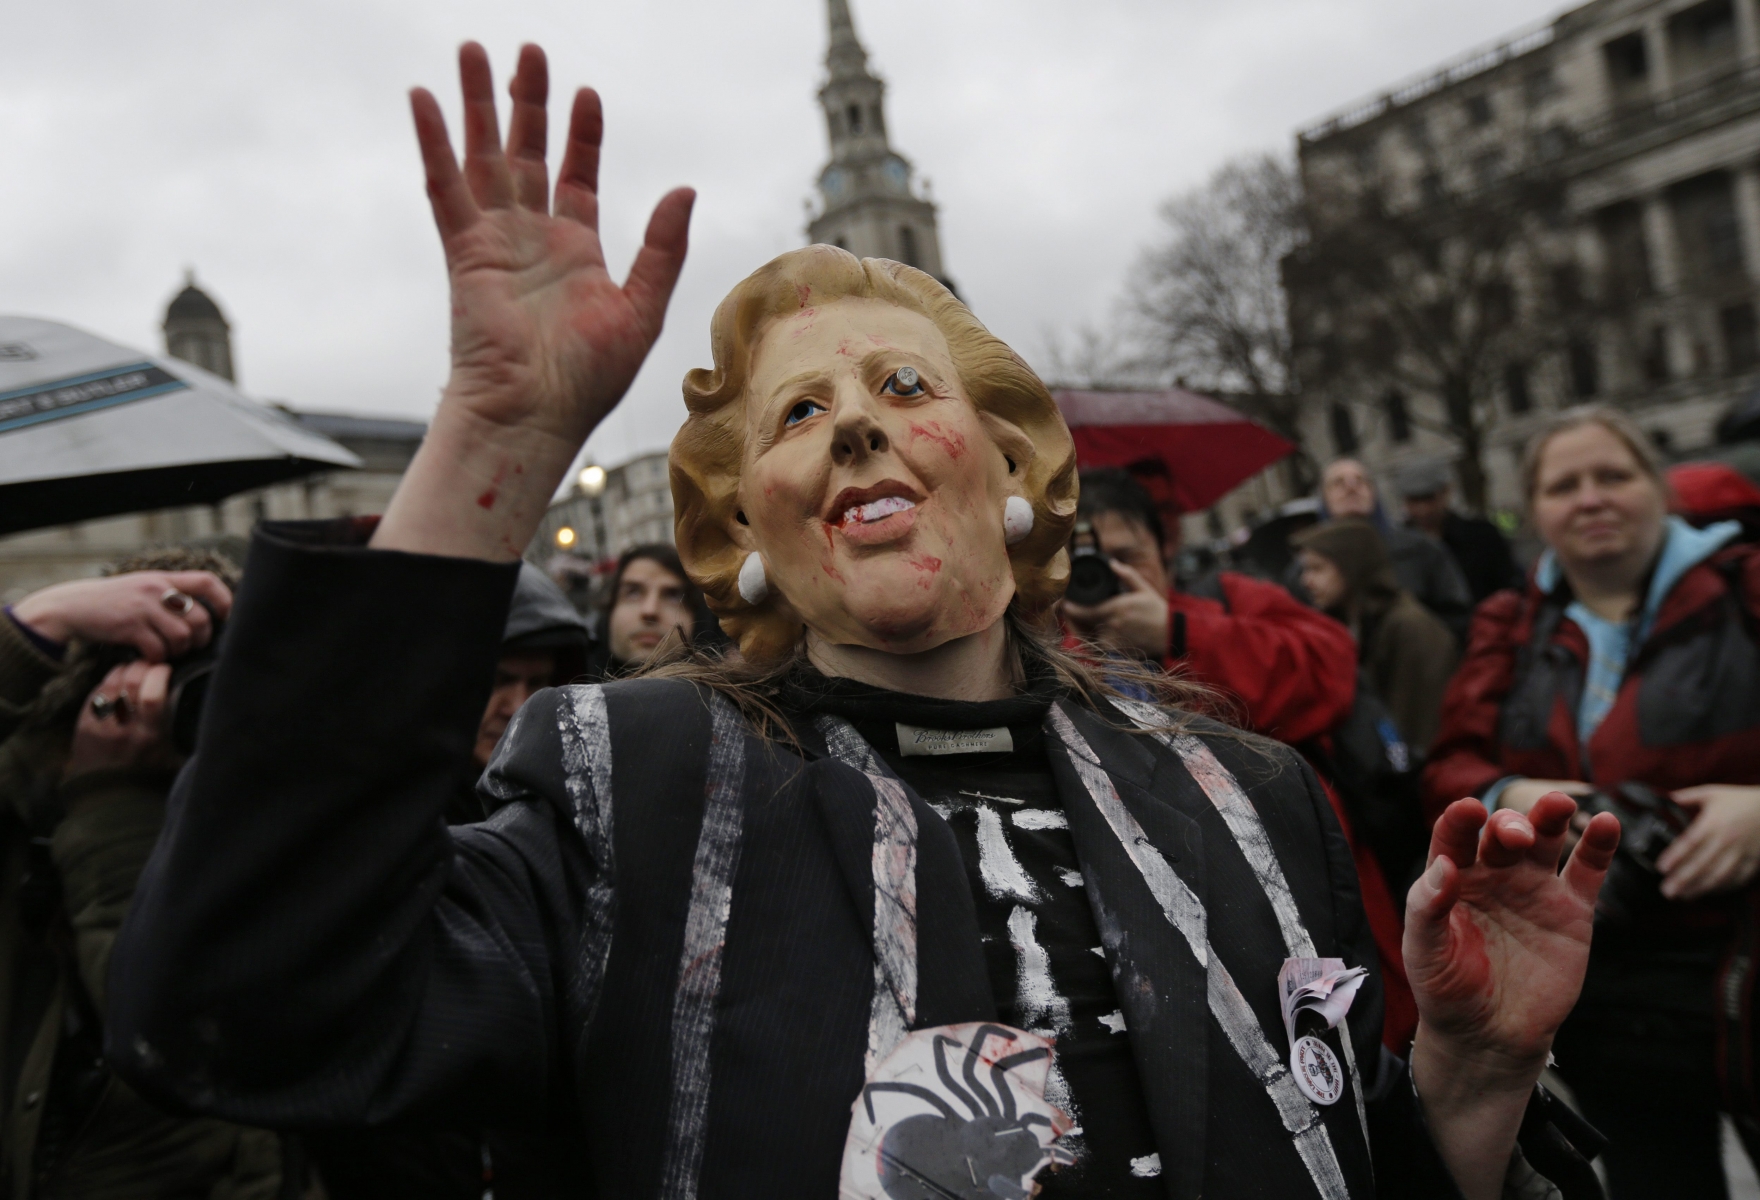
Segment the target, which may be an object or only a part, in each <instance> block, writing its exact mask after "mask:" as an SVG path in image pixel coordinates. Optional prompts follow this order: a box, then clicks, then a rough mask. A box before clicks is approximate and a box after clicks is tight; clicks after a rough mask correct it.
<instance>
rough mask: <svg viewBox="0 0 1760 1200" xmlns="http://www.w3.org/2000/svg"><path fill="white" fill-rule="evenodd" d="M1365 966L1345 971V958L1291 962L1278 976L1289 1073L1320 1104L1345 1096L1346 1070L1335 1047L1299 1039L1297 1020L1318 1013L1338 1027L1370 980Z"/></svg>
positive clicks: (1313, 1038)
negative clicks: (1291, 1073) (1303, 1014)
mask: <svg viewBox="0 0 1760 1200" xmlns="http://www.w3.org/2000/svg"><path fill="white" fill-rule="evenodd" d="M1368 974H1369V971H1368V968H1366V967H1348V968H1347V967H1346V966H1345V965H1344V959H1342V958H1287V959H1285V960H1284V962H1283V969H1282V970H1281V971H1279V972H1278V973H1277V1000H1278V1003H1279V1004H1280V1005H1281V1006H1282V1008H1283V1029H1284V1033H1285V1034H1287V1035H1288V1037H1289V1069H1290V1070H1291V1071H1292V1072H1293V1073H1294V1074H1295V1077H1296V1086H1297V1087H1299V1088H1301V1089H1302V1094H1303V1095H1304V1096H1306V1097H1307V1098H1308V1099H1310V1100H1312V1101H1313V1102H1314V1103H1316V1104H1336V1103H1337V1102H1338V1098H1339V1097H1340V1096H1342V1095H1344V1070H1343V1069H1342V1068H1341V1067H1340V1066H1339V1062H1338V1056H1337V1055H1336V1054H1334V1053H1333V1052H1332V1047H1330V1046H1328V1045H1327V1044H1326V1043H1325V1042H1323V1041H1321V1040H1320V1039H1319V1038H1317V1037H1313V1036H1312V1035H1310V1036H1308V1037H1302V1038H1298V1037H1296V1018H1297V1017H1298V1016H1300V1015H1301V1014H1302V1013H1305V1012H1307V1013H1313V1014H1314V1015H1315V1016H1317V1017H1319V1018H1320V1019H1321V1020H1322V1021H1324V1022H1326V1028H1328V1029H1336V1028H1337V1027H1338V1023H1339V1022H1340V1021H1342V1020H1344V1018H1345V1015H1346V1014H1347V1013H1349V1012H1350V1010H1351V1001H1353V1000H1355V999H1356V998H1357V991H1358V990H1359V989H1360V988H1361V987H1362V986H1363V980H1364V979H1365V978H1366V977H1367V976H1368Z"/></svg>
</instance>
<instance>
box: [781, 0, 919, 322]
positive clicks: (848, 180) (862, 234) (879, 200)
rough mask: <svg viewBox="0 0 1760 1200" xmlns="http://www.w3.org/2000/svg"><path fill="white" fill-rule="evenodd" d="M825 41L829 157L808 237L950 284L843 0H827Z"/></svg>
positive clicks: (881, 87) (881, 88)
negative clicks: (828, 37) (827, 34)
mask: <svg viewBox="0 0 1760 1200" xmlns="http://www.w3.org/2000/svg"><path fill="white" fill-rule="evenodd" d="M827 5H828V8H829V14H830V24H831V47H830V50H829V51H828V52H827V53H826V55H825V68H826V80H825V84H824V86H823V87H821V88H820V89H819V104H820V106H821V107H823V108H824V110H825V127H826V131H827V133H828V134H829V136H830V140H831V161H830V162H829V163H827V164H826V165H825V169H824V170H822V171H820V172H819V200H820V205H819V211H818V213H817V214H816V215H814V216H812V218H811V220H810V222H809V223H808V226H807V239H808V241H810V242H823V243H826V244H829V245H833V246H841V247H842V248H843V249H845V250H848V251H849V252H850V253H851V254H854V255H856V256H857V257H858V258H890V259H893V260H894V261H896V262H902V263H906V264H908V265H910V266H913V267H916V268H918V269H920V270H923V271H927V272H928V273H929V274H931V275H933V276H935V278H937V279H939V280H940V281H941V282H942V283H944V284H946V285H947V286H948V287H950V288H951V287H952V286H953V282H952V280H951V279H950V278H949V277H948V274H947V272H946V270H945V269H944V268H943V266H942V262H941V236H940V233H939V232H938V231H937V228H936V223H935V204H934V202H933V201H932V200H930V199H929V197H928V195H927V184H924V185H923V186H922V188H921V189H918V188H917V187H915V186H914V182H915V181H914V172H913V170H912V167H911V164H910V162H909V161H908V160H907V159H906V158H904V156H903V155H901V154H899V153H898V152H897V151H896V150H894V149H892V146H891V144H890V143H889V141H888V140H887V136H886V106H885V99H886V85H885V83H883V82H882V81H881V80H880V79H879V78H877V77H876V76H875V75H874V74H873V72H872V71H870V70H869V69H868V52H867V51H866V50H865V49H863V48H862V43H861V41H860V40H859V39H858V38H857V37H856V30H855V23H854V21H853V20H852V19H851V17H850V10H849V0H827Z"/></svg>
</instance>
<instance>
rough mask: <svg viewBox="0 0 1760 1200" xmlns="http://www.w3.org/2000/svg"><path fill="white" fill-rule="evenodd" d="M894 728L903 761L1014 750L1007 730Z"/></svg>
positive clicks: (1012, 738)
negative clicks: (921, 755) (914, 757)
mask: <svg viewBox="0 0 1760 1200" xmlns="http://www.w3.org/2000/svg"><path fill="white" fill-rule="evenodd" d="M896 724H897V726H898V752H899V753H900V754H902V755H904V756H905V757H906V758H909V757H911V756H912V755H916V754H996V753H998V752H1007V751H1009V750H1013V749H1014V736H1013V735H1012V734H1010V733H1009V732H1008V726H1006V725H998V726H997V727H996V728H994V729H924V728H923V727H922V726H920V725H906V724H905V723H904V722H903V721H898V722H896Z"/></svg>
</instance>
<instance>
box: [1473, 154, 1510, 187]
mask: <svg viewBox="0 0 1760 1200" xmlns="http://www.w3.org/2000/svg"><path fill="white" fill-rule="evenodd" d="M1502 174H1503V151H1502V149H1500V148H1497V147H1493V148H1492V149H1490V150H1483V151H1481V152H1479V153H1478V154H1475V155H1473V182H1474V183H1476V184H1478V185H1479V186H1480V187H1482V188H1484V187H1490V186H1491V185H1492V184H1494V183H1496V182H1497V180H1498V177H1499V176H1501V175H1502Z"/></svg>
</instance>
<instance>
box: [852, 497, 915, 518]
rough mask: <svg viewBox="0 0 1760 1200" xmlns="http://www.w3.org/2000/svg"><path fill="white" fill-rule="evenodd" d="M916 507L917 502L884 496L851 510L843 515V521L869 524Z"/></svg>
mask: <svg viewBox="0 0 1760 1200" xmlns="http://www.w3.org/2000/svg"><path fill="white" fill-rule="evenodd" d="M915 507H916V502H915V501H912V500H906V499H905V498H904V497H903V496H882V497H880V499H878V500H870V501H869V502H868V503H866V504H860V505H857V506H856V507H854V508H852V509H850V510H849V511H848V512H846V513H844V514H843V519H844V520H845V521H860V522H862V523H863V524H867V523H868V522H871V521H879V520H881V519H883V518H885V517H890V516H891V515H892V514H893V513H900V512H904V511H905V510H907V509H912V508H915Z"/></svg>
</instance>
